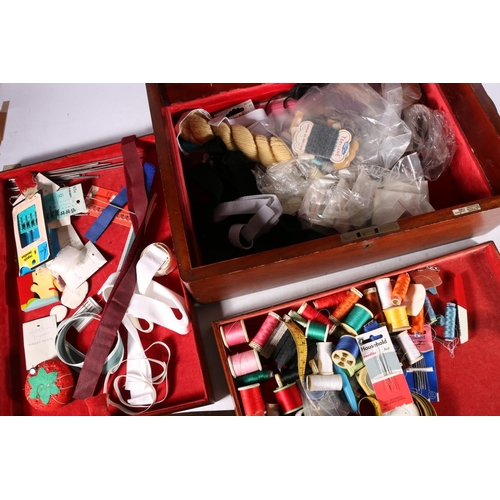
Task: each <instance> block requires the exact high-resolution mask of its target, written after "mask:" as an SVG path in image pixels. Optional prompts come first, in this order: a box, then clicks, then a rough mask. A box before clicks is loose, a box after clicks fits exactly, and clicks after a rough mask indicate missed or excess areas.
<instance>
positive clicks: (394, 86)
mask: <svg viewBox="0 0 500 500" xmlns="http://www.w3.org/2000/svg"><path fill="white" fill-rule="evenodd" d="M379 93H380V95H381V96H382V97H383V98H384V99H385V100H386V101H387V102H388V103H389V104H390V105H391V106H392V108H393V109H394V111H395V112H396V114H397V115H398V116H401V112H402V111H403V109H405V108H407V107H408V106H411V105H412V104H415V103H417V102H418V101H420V99H421V97H422V90H421V89H420V85H419V84H418V83H382V84H380V90H379Z"/></svg>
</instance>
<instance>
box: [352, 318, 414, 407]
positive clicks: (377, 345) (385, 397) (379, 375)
mask: <svg viewBox="0 0 500 500" xmlns="http://www.w3.org/2000/svg"><path fill="white" fill-rule="evenodd" d="M356 340H357V342H358V346H359V350H360V353H361V355H362V357H363V362H364V363H365V366H366V369H367V370H368V376H369V377H370V380H371V383H372V386H373V390H374V391H375V397H376V398H377V400H378V402H379V403H380V406H381V409H382V412H383V413H386V412H388V411H390V410H393V409H394V408H398V407H399V406H402V405H405V404H410V403H413V398H412V395H411V392H410V389H409V387H408V383H407V382H406V379H405V376H404V373H403V369H402V367H401V364H400V362H399V359H398V356H397V354H396V351H395V349H394V345H393V343H392V340H391V337H390V335H389V331H388V330H387V327H385V326H382V327H380V328H377V329H376V330H371V331H370V332H367V333H363V334H360V335H358V336H357V337H356Z"/></svg>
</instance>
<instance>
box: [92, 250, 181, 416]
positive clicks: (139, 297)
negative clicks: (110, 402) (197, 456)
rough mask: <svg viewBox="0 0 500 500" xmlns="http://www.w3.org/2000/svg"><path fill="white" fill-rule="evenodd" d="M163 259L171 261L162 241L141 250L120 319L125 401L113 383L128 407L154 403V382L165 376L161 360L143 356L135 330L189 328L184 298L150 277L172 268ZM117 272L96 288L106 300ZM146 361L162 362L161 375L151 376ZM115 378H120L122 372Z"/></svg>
mask: <svg viewBox="0 0 500 500" xmlns="http://www.w3.org/2000/svg"><path fill="white" fill-rule="evenodd" d="M167 261H168V262H169V263H170V262H172V256H171V254H170V253H169V252H168V248H167V247H166V246H164V245H161V244H153V245H149V246H148V247H147V248H146V249H145V250H144V252H143V254H142V255H141V258H140V259H139V261H138V263H137V266H136V274H137V280H136V289H135V292H134V294H133V295H132V298H131V300H130V303H129V305H128V307H127V311H126V313H125V315H124V317H123V320H122V324H123V326H124V327H125V328H126V329H127V332H128V340H127V359H126V361H127V375H126V376H125V377H126V381H125V389H126V390H128V391H130V396H131V397H130V398H129V399H128V402H125V400H124V399H123V397H122V396H121V394H120V392H119V390H117V387H118V385H117V380H115V382H114V386H115V390H117V395H118V398H119V399H120V401H122V403H124V404H126V405H128V406H131V407H137V406H148V407H151V406H152V405H153V404H154V403H155V400H156V390H155V389H154V385H155V383H156V384H157V383H161V382H163V381H164V380H165V377H166V368H167V367H166V365H165V363H163V362H161V361H158V360H154V359H148V358H147V357H146V355H145V350H144V348H143V346H142V342H141V339H140V337H139V332H138V330H139V331H142V332H145V333H149V332H151V331H152V330H153V328H154V325H155V324H156V325H161V326H163V327H165V328H168V329H169V330H172V331H175V332H176V333H178V334H180V335H185V334H187V333H188V332H189V331H190V321H189V317H188V315H187V313H186V310H185V301H184V298H183V297H181V296H180V295H178V294H177V293H175V292H173V291H172V290H169V289H168V288H166V287H164V286H163V285H161V284H159V283H157V282H156V281H154V280H153V277H154V276H156V275H158V274H159V275H163V274H166V273H168V272H169V271H170V270H171V269H172V267H171V266H170V265H166V263H167ZM118 275H119V273H118V272H116V273H113V274H111V275H110V276H109V277H108V279H107V280H106V283H104V285H103V286H102V287H101V289H100V290H99V294H101V295H102V296H103V298H104V300H106V301H107V299H108V297H109V294H110V293H111V289H112V288H113V286H114V284H115V282H116V279H117V278H118ZM140 320H143V321H144V322H146V323H147V324H148V327H147V328H146V329H145V328H143V327H142V325H141V322H140ZM160 344H162V345H163V346H164V347H165V348H166V349H167V350H168V352H169V358H170V350H169V348H168V346H167V345H166V344H163V343H161V342H160ZM150 362H153V363H157V364H159V365H161V366H163V367H164V372H165V377H162V376H161V375H160V376H158V377H155V378H153V377H152V373H151V365H150ZM118 378H123V376H120V377H118ZM115 406H116V404H115Z"/></svg>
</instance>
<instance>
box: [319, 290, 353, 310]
mask: <svg viewBox="0 0 500 500" xmlns="http://www.w3.org/2000/svg"><path fill="white" fill-rule="evenodd" d="M346 297H347V292H346V291H342V292H336V293H332V294H331V295H327V296H326V297H320V298H319V299H316V300H313V305H314V307H315V308H316V309H326V308H327V307H337V306H338V305H339V304H341V303H342V302H343V301H344V300H345V298H346Z"/></svg>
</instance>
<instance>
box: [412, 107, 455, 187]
mask: <svg viewBox="0 0 500 500" xmlns="http://www.w3.org/2000/svg"><path fill="white" fill-rule="evenodd" d="M403 120H404V121H405V123H406V124H407V126H408V127H409V129H410V131H411V135H412V140H411V142H410V144H409V146H408V152H416V153H417V154H418V155H419V157H420V161H421V162H422V169H423V172H424V176H425V178H426V179H427V180H429V181H435V180H437V179H438V178H439V177H440V176H441V174H442V173H443V172H444V171H445V170H446V169H447V168H448V167H449V166H450V164H451V161H452V159H453V156H454V154H455V152H456V149H457V145H456V139H455V135H454V134H453V131H452V130H451V127H450V125H449V124H448V122H447V120H446V115H445V114H444V113H443V112H442V111H439V110H433V109H431V108H429V107H428V106H425V105H423V104H413V105H411V106H409V107H408V108H405V109H404V110H403Z"/></svg>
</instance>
